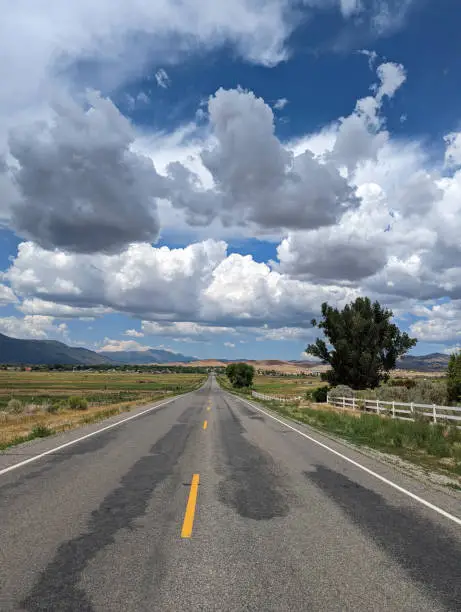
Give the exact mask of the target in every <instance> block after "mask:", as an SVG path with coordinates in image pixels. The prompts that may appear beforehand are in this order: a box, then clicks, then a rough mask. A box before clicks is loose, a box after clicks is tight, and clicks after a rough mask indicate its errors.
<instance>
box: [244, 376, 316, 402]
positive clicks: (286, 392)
mask: <svg viewBox="0 0 461 612" xmlns="http://www.w3.org/2000/svg"><path fill="white" fill-rule="evenodd" d="M325 385H326V383H324V382H322V381H321V380H320V378H319V377H317V376H308V377H304V376H263V375H257V376H255V377H254V380H253V389H254V390H255V391H257V392H258V393H267V395H274V396H283V397H305V395H306V393H307V392H309V391H313V390H314V389H316V388H317V387H323V386H325Z"/></svg>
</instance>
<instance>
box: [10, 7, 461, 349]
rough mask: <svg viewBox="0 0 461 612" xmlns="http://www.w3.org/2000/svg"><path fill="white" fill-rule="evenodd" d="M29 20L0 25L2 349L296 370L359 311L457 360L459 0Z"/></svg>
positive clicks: (115, 10)
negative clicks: (157, 356)
mask: <svg viewBox="0 0 461 612" xmlns="http://www.w3.org/2000/svg"><path fill="white" fill-rule="evenodd" d="M39 5H40V3H37V4H34V5H30V7H28V10H27V11H26V10H25V9H24V5H21V7H11V8H3V9H2V10H3V13H4V14H3V19H2V21H3V23H4V24H5V26H6V30H5V35H4V36H3V37H2V40H1V42H0V51H1V53H2V57H7V58H8V61H7V62H5V63H4V64H5V65H4V66H3V67H2V68H1V69H0V70H1V71H2V72H3V73H2V76H3V79H4V82H8V83H9V87H8V88H6V89H7V91H3V92H2V93H1V94H0V271H2V272H1V276H0V332H3V333H6V334H9V335H12V336H17V337H33V338H56V339H60V340H62V341H64V342H67V343H69V344H78V345H84V346H88V347H89V348H92V349H97V350H99V349H101V348H105V349H107V350H117V349H136V348H140V349H142V348H143V347H155V346H161V347H166V348H169V349H170V350H173V351H175V352H181V353H183V354H187V355H193V356H197V357H203V358H211V357H222V358H244V357H246V358H280V359H300V358H301V356H302V353H303V350H304V348H305V347H306V345H307V344H308V343H309V342H311V341H312V340H313V339H314V338H315V332H314V331H313V330H312V329H311V327H310V325H309V321H310V319H311V318H312V316H315V315H317V314H318V312H319V309H320V305H321V303H322V302H323V301H328V302H329V303H331V304H335V305H338V306H343V305H344V304H345V303H347V302H349V301H351V300H352V299H354V298H355V297H357V296H358V295H369V296H370V297H372V298H373V299H378V300H379V301H380V302H381V303H382V304H383V305H385V306H388V307H389V308H391V309H392V310H393V311H394V313H395V316H396V320H397V322H398V324H399V325H400V326H401V327H402V328H403V329H405V330H408V331H409V332H410V333H411V335H413V336H416V337H418V339H419V342H418V344H417V346H416V348H415V349H414V350H413V352H414V353H418V354H423V353H429V352H436V351H446V352H449V351H451V350H453V349H456V348H458V347H459V344H460V342H459V336H460V334H461V325H460V324H461V267H460V266H459V262H460V261H461V259H460V257H459V256H460V252H459V251H460V248H461V247H460V246H459V240H458V236H459V231H460V230H461V227H459V225H461V210H460V208H461V169H460V168H461V131H460V130H461V43H460V42H459V36H458V31H457V30H458V29H459V28H458V26H459V23H460V20H461V5H460V4H459V3H458V2H456V1H455V0H447V1H446V2H445V3H444V4H443V10H442V9H441V8H440V6H437V5H435V4H434V3H431V2H429V0H425V1H420V2H418V1H416V0H413V1H412V0H401V1H399V2H397V0H379V1H378V0H361V1H357V2H355V1H354V0H325V2H316V1H314V0H306V1H304V2H292V1H290V0H270V1H268V2H267V3H265V4H264V10H262V9H261V6H260V5H258V3H257V2H256V0H255V1H254V2H253V1H247V2H245V1H244V0H236V2H235V3H234V4H233V5H230V4H228V3H226V2H224V1H222V2H221V1H216V0H215V1H213V2H211V0H210V2H203V3H195V2H192V1H191V0H184V2H183V3H182V10H181V11H178V10H176V8H175V3H173V2H171V3H169V2H166V3H163V4H162V5H157V4H156V3H151V5H150V6H146V5H145V3H142V2H134V3H130V4H128V3H126V2H124V1H123V0H120V1H119V2H117V3H115V4H112V3H110V2H109V1H108V0H107V1H106V0H103V1H102V2H101V3H99V5H98V10H96V9H95V7H94V6H93V4H92V3H90V2H89V1H86V0H85V1H83V2H78V3H77V2H73V1H72V2H69V3H66V6H54V5H53V7H52V8H51V9H50V10H49V11H47V14H46V15H45V16H44V14H43V11H41V10H40V6H39ZM128 7H129V10H128Z"/></svg>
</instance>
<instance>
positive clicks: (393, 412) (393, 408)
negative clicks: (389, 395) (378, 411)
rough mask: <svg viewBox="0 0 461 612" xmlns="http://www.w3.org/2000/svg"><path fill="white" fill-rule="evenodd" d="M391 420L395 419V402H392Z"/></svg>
mask: <svg viewBox="0 0 461 612" xmlns="http://www.w3.org/2000/svg"><path fill="white" fill-rule="evenodd" d="M392 418H393V419H395V402H392Z"/></svg>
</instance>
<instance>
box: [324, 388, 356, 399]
mask: <svg viewBox="0 0 461 612" xmlns="http://www.w3.org/2000/svg"><path fill="white" fill-rule="evenodd" d="M328 395H329V396H330V398H331V399H337V398H339V397H354V391H353V390H352V389H351V388H350V387H348V386H347V385H338V386H337V387H333V388H332V389H330V390H329V391H328Z"/></svg>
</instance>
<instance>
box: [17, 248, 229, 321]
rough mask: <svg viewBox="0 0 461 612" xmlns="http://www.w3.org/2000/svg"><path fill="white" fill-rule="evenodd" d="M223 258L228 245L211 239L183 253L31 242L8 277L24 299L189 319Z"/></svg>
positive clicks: (195, 311)
mask: <svg viewBox="0 0 461 612" xmlns="http://www.w3.org/2000/svg"><path fill="white" fill-rule="evenodd" d="M225 256H226V244H225V243H224V242H220V241H212V240H208V241H204V242H202V243H197V244H191V245H189V246H187V247H185V248H183V249H170V248H168V247H160V248H154V247H152V246H151V245H150V244H146V243H143V244H136V245H131V246H130V247H129V248H128V249H127V250H126V251H124V252H122V253H119V254H117V255H104V254H101V253H99V254H95V255H87V254H76V253H73V254H70V253H64V252H62V251H57V250H55V251H51V252H49V251H45V250H44V249H42V248H41V247H39V246H38V245H36V244H34V243H32V242H27V243H22V244H21V245H20V246H19V250H18V256H17V258H16V260H15V262H14V264H13V266H12V267H11V268H10V270H9V271H8V272H7V274H6V276H7V278H8V279H9V280H10V282H11V284H12V286H13V287H16V288H17V290H18V291H19V292H20V294H21V295H22V296H24V297H33V296H35V297H39V298H41V299H42V300H47V301H54V302H58V303H61V304H68V305H71V306H74V307H75V306H77V307H81V308H89V307H101V306H103V307H109V308H113V309H114V310H119V311H123V312H129V313H134V314H137V313H142V314H143V315H144V317H143V318H146V319H147V318H150V317H151V316H152V317H154V318H159V319H162V318H165V319H170V320H171V319H172V318H173V319H174V318H178V319H185V318H186V319H187V318H188V317H190V316H193V317H195V316H196V315H197V309H198V304H199V297H200V294H201V292H202V291H203V289H204V288H205V287H206V286H207V285H208V283H209V282H210V278H211V274H212V272H213V270H214V269H215V267H216V266H217V265H218V263H219V262H220V261H222V260H223V259H224V258H225Z"/></svg>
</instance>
